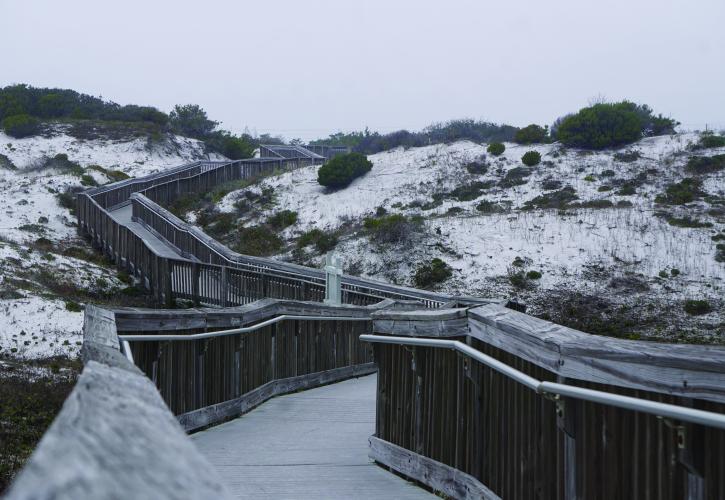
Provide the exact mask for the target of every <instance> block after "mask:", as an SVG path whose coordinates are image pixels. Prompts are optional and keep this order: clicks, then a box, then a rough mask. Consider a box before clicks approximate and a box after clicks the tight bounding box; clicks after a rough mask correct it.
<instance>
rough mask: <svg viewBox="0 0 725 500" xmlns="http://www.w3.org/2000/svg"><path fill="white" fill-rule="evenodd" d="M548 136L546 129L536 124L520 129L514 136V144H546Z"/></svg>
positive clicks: (547, 129)
mask: <svg viewBox="0 0 725 500" xmlns="http://www.w3.org/2000/svg"><path fill="white" fill-rule="evenodd" d="M548 135H549V128H548V127H541V126H539V125H536V124H533V123H532V124H531V125H528V126H526V127H524V128H520V129H519V130H517V131H516V134H515V135H514V142H515V143H517V144H538V143H541V142H546V139H547V138H548Z"/></svg>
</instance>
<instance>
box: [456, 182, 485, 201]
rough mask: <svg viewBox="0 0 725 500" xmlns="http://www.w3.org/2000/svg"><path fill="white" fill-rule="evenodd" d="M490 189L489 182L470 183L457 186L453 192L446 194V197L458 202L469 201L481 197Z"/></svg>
mask: <svg viewBox="0 0 725 500" xmlns="http://www.w3.org/2000/svg"><path fill="white" fill-rule="evenodd" d="M490 187H491V183H490V182H472V183H470V184H464V185H463V186H458V187H457V188H455V189H454V190H453V191H451V192H450V193H448V195H447V196H448V197H450V198H455V199H456V200H458V201H471V200H475V199H476V198H478V197H479V196H481V195H482V194H483V192H484V191H485V190H486V189H488V188H490Z"/></svg>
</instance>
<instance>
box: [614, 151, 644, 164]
mask: <svg viewBox="0 0 725 500" xmlns="http://www.w3.org/2000/svg"><path fill="white" fill-rule="evenodd" d="M641 157H642V153H640V152H639V151H637V150H629V151H617V152H616V153H614V159H615V160H617V161H621V162H623V163H632V162H633V161H637V160H638V159H640V158H641Z"/></svg>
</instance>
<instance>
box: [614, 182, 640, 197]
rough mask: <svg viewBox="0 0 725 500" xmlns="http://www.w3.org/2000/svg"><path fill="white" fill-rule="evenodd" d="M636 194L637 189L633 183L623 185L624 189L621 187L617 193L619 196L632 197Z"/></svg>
mask: <svg viewBox="0 0 725 500" xmlns="http://www.w3.org/2000/svg"><path fill="white" fill-rule="evenodd" d="M636 193H637V188H636V187H635V186H634V184H631V183H627V184H623V185H622V187H620V188H619V190H618V191H617V194H618V195H620V196H632V195H633V194H636Z"/></svg>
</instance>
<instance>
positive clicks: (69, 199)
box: [55, 189, 76, 214]
mask: <svg viewBox="0 0 725 500" xmlns="http://www.w3.org/2000/svg"><path fill="white" fill-rule="evenodd" d="M55 197H56V199H57V200H58V205H60V206H61V207H63V208H67V209H68V210H70V211H71V214H73V213H74V212H75V209H76V197H75V193H74V192H73V190H72V189H66V190H65V191H63V192H62V193H58V194H56V195H55Z"/></svg>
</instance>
